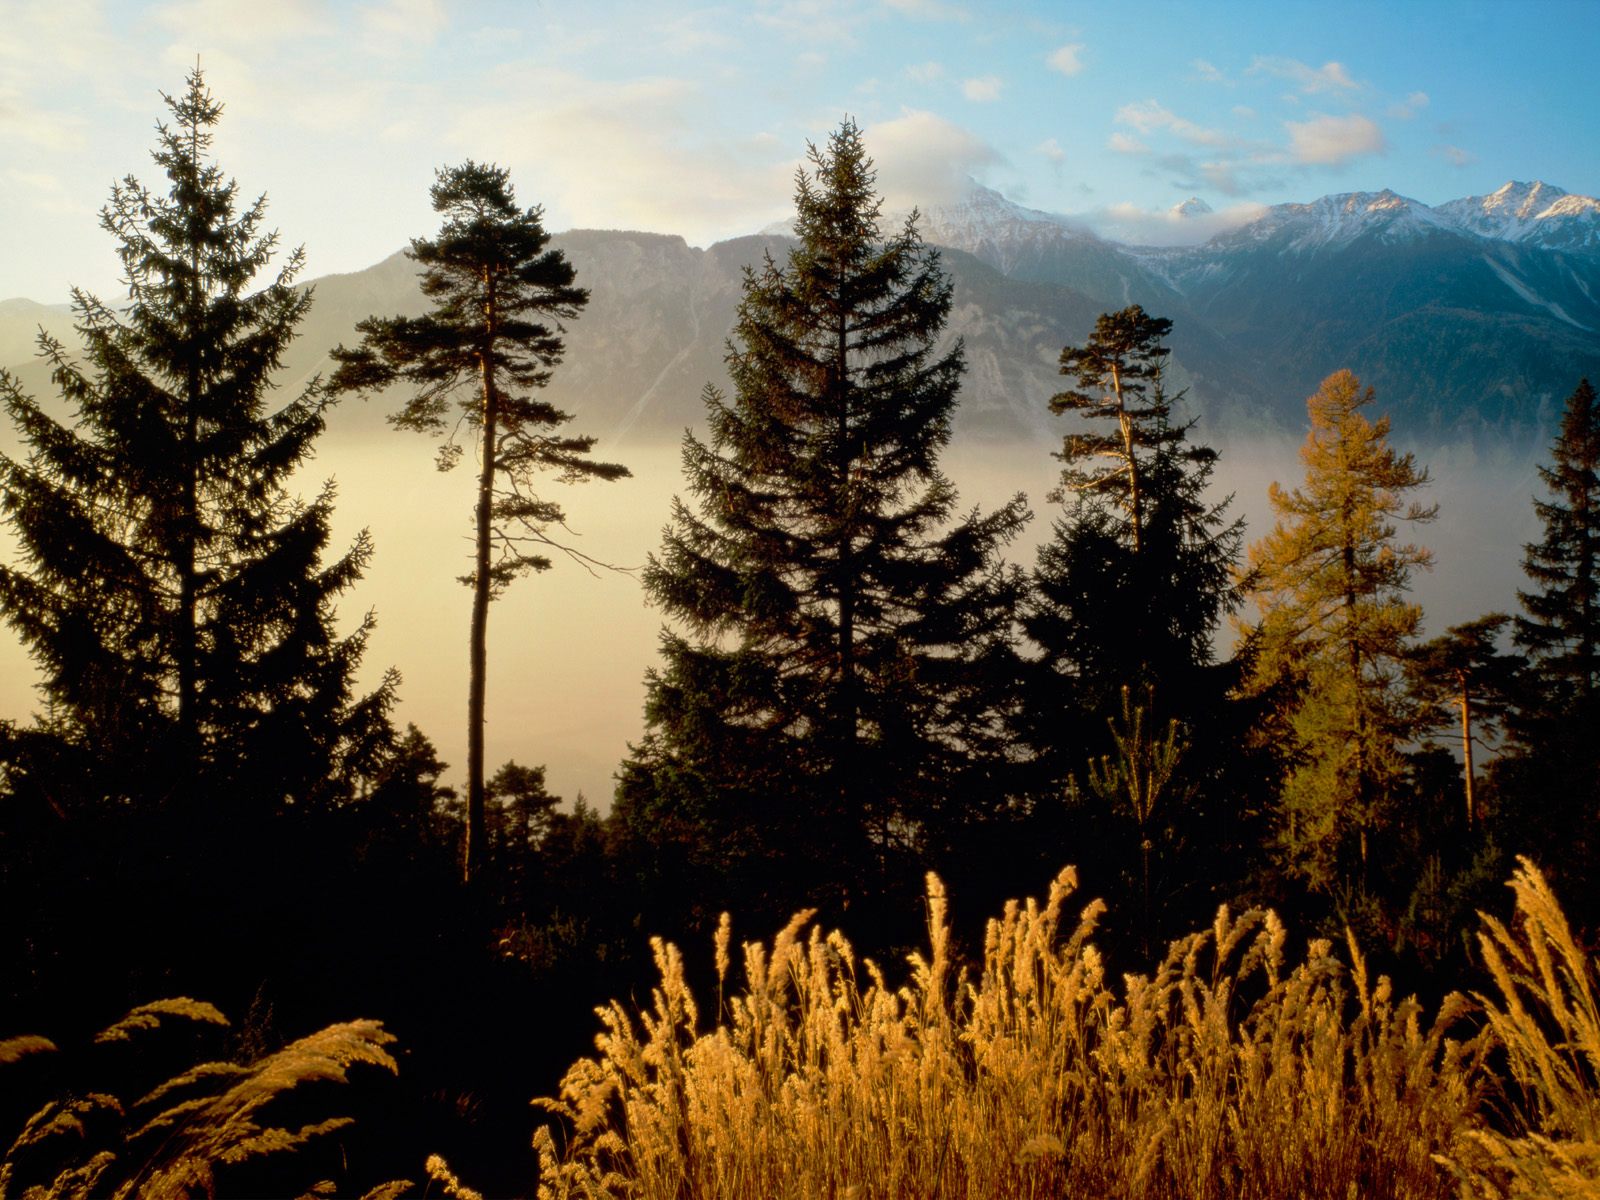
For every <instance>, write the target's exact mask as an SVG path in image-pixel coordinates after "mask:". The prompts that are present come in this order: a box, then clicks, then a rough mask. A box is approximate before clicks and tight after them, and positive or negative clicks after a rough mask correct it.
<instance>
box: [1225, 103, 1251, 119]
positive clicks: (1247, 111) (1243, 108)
mask: <svg viewBox="0 0 1600 1200" xmlns="http://www.w3.org/2000/svg"><path fill="white" fill-rule="evenodd" d="M1231 111H1232V113H1233V115H1234V116H1236V117H1238V118H1239V120H1241V121H1254V120H1255V119H1256V110H1255V109H1253V108H1251V107H1250V106H1249V105H1248V104H1235V105H1234V106H1233V108H1232V110H1231Z"/></svg>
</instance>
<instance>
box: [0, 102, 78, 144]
mask: <svg viewBox="0 0 1600 1200" xmlns="http://www.w3.org/2000/svg"><path fill="white" fill-rule="evenodd" d="M85 128H86V123H85V122H84V120H83V119H82V118H81V117H70V116H67V115H66V114H64V113H59V112H48V111H45V110H44V109H40V108H36V107H34V106H32V105H30V104H29V103H28V102H27V101H26V100H25V99H23V97H22V95H21V93H20V92H18V91H17V90H16V89H14V88H6V87H0V143H4V142H7V141H18V142H26V143H27V144H28V145H30V146H37V147H38V148H39V149H41V150H55V151H62V152H70V151H75V150H81V149H82V148H83V146H84V144H85V138H84V131H85Z"/></svg>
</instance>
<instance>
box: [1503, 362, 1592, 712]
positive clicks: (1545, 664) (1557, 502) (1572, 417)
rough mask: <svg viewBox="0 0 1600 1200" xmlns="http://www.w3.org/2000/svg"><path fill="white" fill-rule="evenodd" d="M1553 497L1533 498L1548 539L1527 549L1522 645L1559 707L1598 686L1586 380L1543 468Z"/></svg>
mask: <svg viewBox="0 0 1600 1200" xmlns="http://www.w3.org/2000/svg"><path fill="white" fill-rule="evenodd" d="M1539 477H1540V478H1541V479H1543V480H1544V483H1545V486H1546V487H1547V488H1548V489H1549V491H1550V499H1548V500H1535V501H1534V502H1533V507H1534V511H1535V512H1537V513H1538V515H1539V521H1540V523H1541V524H1543V526H1544V537H1543V538H1541V539H1540V540H1539V541H1538V542H1535V543H1533V544H1531V545H1529V546H1527V547H1525V551H1526V553H1525V555H1524V557H1523V560H1522V569H1523V572H1524V573H1525V574H1526V575H1527V576H1528V579H1529V580H1530V581H1531V582H1532V583H1533V585H1534V588H1533V590H1531V591H1526V592H1523V591H1519V592H1518V593H1517V598H1518V599H1519V600H1520V601H1521V602H1522V609H1523V611H1522V614H1521V615H1519V616H1518V617H1517V621H1516V639H1517V644H1518V645H1519V646H1521V647H1522V648H1523V649H1525V650H1526V651H1527V652H1528V656H1529V658H1530V659H1531V660H1532V663H1533V666H1534V668H1535V670H1536V671H1538V672H1539V673H1540V674H1541V675H1543V677H1544V686H1543V691H1544V694H1545V695H1546V696H1547V697H1548V698H1549V701H1550V702H1551V704H1552V705H1553V706H1554V707H1555V708H1558V709H1559V708H1560V707H1561V706H1562V705H1564V704H1568V703H1571V702H1574V701H1578V702H1588V701H1589V700H1590V699H1591V698H1592V697H1593V696H1594V695H1595V693H1596V689H1597V687H1600V404H1597V403H1596V400H1595V390H1594V388H1593V387H1592V386H1591V385H1590V383H1589V381H1588V380H1587V379H1584V380H1580V381H1579V383H1578V386H1577V388H1576V389H1574V391H1573V393H1572V395H1571V396H1569V397H1567V404H1566V409H1565V411H1564V412H1563V414H1562V417H1561V432H1560V434H1559V435H1558V436H1557V437H1556V440H1555V445H1554V446H1553V447H1552V449H1551V465H1550V466H1548V467H1543V466H1542V467H1540V468H1539Z"/></svg>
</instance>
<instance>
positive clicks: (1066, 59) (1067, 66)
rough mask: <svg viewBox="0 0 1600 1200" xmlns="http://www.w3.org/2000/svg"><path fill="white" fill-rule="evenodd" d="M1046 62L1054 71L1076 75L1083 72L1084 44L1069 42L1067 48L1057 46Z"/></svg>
mask: <svg viewBox="0 0 1600 1200" xmlns="http://www.w3.org/2000/svg"><path fill="white" fill-rule="evenodd" d="M1044 61H1045V62H1046V63H1047V64H1049V67H1050V69H1051V70H1052V71H1060V72H1061V73H1062V74H1063V75H1076V74H1077V73H1078V72H1079V71H1081V70H1083V43H1082V42H1068V43H1067V44H1066V45H1065V46H1057V47H1056V48H1055V49H1054V50H1052V51H1051V52H1050V54H1049V55H1048V56H1047V57H1046V58H1045V60H1044Z"/></svg>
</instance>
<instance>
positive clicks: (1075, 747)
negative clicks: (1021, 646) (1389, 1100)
mask: <svg viewBox="0 0 1600 1200" xmlns="http://www.w3.org/2000/svg"><path fill="white" fill-rule="evenodd" d="M1171 329H1172V322H1170V321H1168V320H1165V319H1163V318H1159V317H1152V316H1149V315H1148V314H1146V313H1145V312H1144V310H1143V309H1142V308H1140V307H1139V306H1137V305H1134V306H1132V307H1129V308H1126V309H1124V310H1122V311H1120V312H1114V313H1104V314H1102V315H1101V316H1100V318H1099V320H1098V321H1097V322H1096V323H1095V328H1094V331H1093V333H1092V334H1091V335H1090V337H1089V339H1088V341H1087V342H1086V343H1085V345H1083V346H1082V347H1076V346H1068V347H1066V348H1065V349H1064V350H1063V351H1062V353H1061V373H1062V374H1063V375H1065V376H1067V377H1069V378H1070V379H1071V380H1072V381H1073V382H1074V383H1075V384H1076V386H1075V387H1073V388H1071V389H1069V390H1067V391H1065V392H1062V393H1061V394H1060V395H1057V396H1055V397H1054V398H1053V399H1052V400H1051V402H1050V407H1051V410H1052V411H1053V412H1055V413H1057V414H1060V415H1067V416H1069V417H1072V418H1075V420H1074V422H1073V425H1072V427H1071V428H1070V429H1069V431H1068V432H1067V433H1066V434H1065V436H1064V437H1063V440H1062V446H1061V450H1060V451H1059V452H1058V453H1057V454H1056V456H1055V457H1056V458H1058V459H1059V460H1060V461H1061V462H1062V464H1063V466H1062V472H1061V481H1060V484H1059V486H1058V487H1057V488H1056V490H1055V491H1054V492H1052V493H1051V495H1050V499H1051V500H1052V501H1054V502H1057V503H1060V504H1062V505H1063V506H1064V507H1063V511H1062V513H1061V515H1060V516H1059V517H1058V518H1057V520H1056V522H1055V527H1054V533H1053V536H1052V537H1051V538H1050V540H1049V541H1047V542H1046V543H1045V544H1044V545H1043V546H1041V547H1040V550H1039V557H1038V563H1037V566H1036V568H1035V571H1034V575H1033V582H1034V588H1033V593H1032V596H1031V597H1030V600H1029V603H1028V606H1027V615H1026V618H1025V621H1024V626H1025V628H1026V630H1027V633H1028V636H1029V637H1030V638H1031V639H1032V640H1033V642H1034V643H1035V644H1036V645H1037V646H1038V647H1039V649H1040V656H1039V659H1038V660H1037V662H1036V663H1035V664H1033V665H1032V668H1031V671H1030V674H1031V687H1030V703H1029V704H1028V706H1027V709H1026V717H1025V726H1024V729H1023V738H1024V740H1025V741H1026V742H1027V743H1028V744H1029V745H1030V746H1031V747H1032V748H1033V749H1034V752H1035V756H1036V757H1035V762H1034V766H1033V769H1034V773H1035V781H1034V784H1033V787H1034V790H1035V791H1036V793H1038V794H1039V795H1040V796H1041V797H1051V796H1060V795H1062V794H1065V795H1067V796H1068V797H1069V798H1075V799H1076V801H1077V803H1076V806H1075V807H1073V808H1072V809H1071V810H1070V811H1068V812H1064V813H1062V814H1061V819H1062V821H1063V822H1070V823H1071V826H1072V829H1071V836H1073V837H1075V838H1077V839H1078V840H1079V841H1080V843H1084V842H1092V843H1094V844H1096V845H1097V847H1098V849H1097V850H1096V852H1095V853H1094V855H1093V856H1092V857H1094V858H1095V859H1096V863H1095V864H1094V865H1091V867H1090V869H1091V871H1098V877H1097V878H1095V879H1094V880H1093V881H1092V886H1094V887H1096V888H1097V889H1101V890H1103V891H1106V892H1108V893H1109V892H1112V891H1115V890H1117V889H1119V888H1120V889H1122V890H1124V891H1125V892H1127V893H1128V894H1127V895H1126V896H1125V898H1124V899H1123V900H1122V907H1123V908H1124V909H1125V910H1126V911H1128V912H1132V911H1135V910H1139V911H1142V912H1143V913H1144V922H1143V930H1142V942H1143V943H1144V944H1145V945H1146V947H1148V946H1149V945H1151V944H1152V929H1154V928H1155V927H1156V924H1158V923H1157V922H1155V921H1154V918H1153V916H1152V914H1153V912H1154V911H1155V909H1157V908H1161V909H1164V910H1166V915H1165V920H1167V921H1170V922H1172V924H1174V925H1176V924H1177V923H1179V922H1183V921H1186V920H1187V919H1188V918H1189V916H1190V915H1192V913H1193V912H1195V911H1198V912H1201V913H1205V912H1209V911H1211V910H1212V909H1214V907H1215V904H1216V902H1217V900H1218V899H1219V898H1223V899H1226V898H1232V897H1231V895H1230V893H1229V888H1230V886H1231V885H1232V883H1233V882H1234V881H1233V880H1229V879H1226V878H1225V877H1221V876H1219V873H1218V872H1217V870H1216V862H1217V861H1218V860H1227V861H1234V862H1238V863H1239V864H1240V866H1241V869H1242V868H1243V865H1244V864H1243V859H1242V857H1241V856H1240V855H1239V854H1238V853H1236V852H1235V851H1236V849H1237V847H1236V845H1235V843H1236V842H1237V840H1238V836H1239V833H1240V831H1239V829H1238V828H1236V826H1237V821H1236V820H1235V819H1234V818H1235V817H1236V815H1237V814H1235V813H1234V812H1233V811H1232V810H1233V809H1235V808H1237V801H1236V798H1235V793H1237V792H1238V791H1239V790H1240V786H1241V781H1240V780H1239V779H1237V778H1236V777H1237V776H1238V774H1239V772H1240V770H1241V768H1242V766H1243V765H1244V764H1245V763H1246V759H1245V757H1244V756H1242V755H1240V754H1238V752H1237V748H1238V743H1239V740H1240V736H1241V729H1240V728H1239V727H1238V726H1240V724H1241V721H1240V718H1241V710H1240V708H1239V706H1238V705H1236V704H1233V703H1230V701H1229V699H1228V696H1229V693H1230V691H1231V690H1232V688H1233V685H1234V683H1235V682H1236V675H1237V672H1236V671H1235V670H1234V669H1233V666H1232V664H1229V663H1218V662H1217V661H1216V660H1215V656H1214V653H1213V637H1214V635H1215V633H1216V631H1217V627H1218V626H1219V624H1220V623H1221V621H1222V619H1223V617H1224V616H1225V615H1226V614H1228V613H1230V612H1232V611H1233V610H1234V609H1235V608H1236V607H1237V606H1238V603H1239V597H1240V592H1239V587H1238V585H1237V583H1236V582H1235V580H1234V568H1235V566H1236V565H1237V562H1238V558H1239V552H1240V542H1241V538H1242V522H1241V521H1239V520H1229V519H1228V516H1227V508H1228V505H1229V503H1230V502H1231V497H1230V498H1226V499H1223V500H1222V501H1220V502H1212V501H1211V500H1210V499H1209V498H1208V497H1207V496H1206V490H1207V488H1208V486H1209V484H1210V480H1211V476H1212V472H1213V469H1214V467H1215V464H1216V461H1217V454H1216V452H1215V451H1214V450H1212V449H1211V448H1210V447H1207V446H1202V445H1198V444H1195V443H1193V442H1191V441H1190V440H1189V438H1190V434H1191V432H1192V430H1193V424H1194V423H1193V422H1192V421H1190V422H1179V421H1175V420H1174V418H1173V408H1174V406H1175V405H1176V404H1178V403H1181V401H1182V393H1179V394H1178V395H1176V396H1169V395H1168V394H1167V391H1166V388H1165V380H1164V375H1165V370H1166V363H1167V359H1168V357H1169V351H1168V348H1167V346H1166V344H1165V339H1166V337H1167V336H1168V334H1169V333H1170V332H1171ZM1130 696H1131V697H1132V701H1131V703H1132V704H1134V706H1135V707H1134V709H1133V710H1131V711H1134V712H1136V713H1137V715H1138V718H1139V721H1140V722H1141V723H1142V725H1143V727H1145V728H1148V729H1154V730H1157V731H1164V736H1167V737H1169V738H1170V737H1173V736H1178V735H1179V731H1180V730H1181V736H1182V739H1183V740H1184V741H1185V742H1186V743H1187V744H1188V745H1189V746H1190V751H1189V752H1188V753H1186V754H1185V755H1184V756H1183V762H1182V766H1181V768H1179V770H1180V774H1181V778H1179V779H1176V780H1174V781H1173V787H1172V789H1170V790H1171V791H1172V793H1173V794H1174V795H1181V796H1182V801H1181V802H1172V803H1167V804H1164V805H1163V806H1162V811H1161V813H1160V816H1159V819H1158V820H1156V821H1154V822H1152V821H1151V820H1150V819H1149V818H1150V814H1148V813H1144V814H1143V815H1141V816H1140V819H1139V820H1138V821H1137V827H1135V828H1128V827H1126V817H1127V815H1128V811H1130V810H1128V808H1127V806H1125V805H1121V804H1110V803H1109V801H1108V794H1107V793H1106V791H1105V789H1103V788H1095V787H1092V786H1090V787H1075V786H1072V783H1071V781H1074V780H1076V781H1082V780H1083V779H1084V772H1085V769H1086V767H1087V768H1088V769H1089V770H1090V778H1091V782H1092V779H1093V778H1094V775H1093V772H1094V771H1096V770H1099V767H1098V766H1097V765H1096V764H1098V763H1101V762H1102V761H1103V760H1104V759H1103V756H1105V755H1106V754H1107V753H1108V752H1110V753H1112V754H1113V755H1114V756H1121V755H1122V754H1123V751H1124V746H1123V744H1122V743H1123V738H1124V735H1123V734H1122V733H1119V732H1117V731H1118V730H1119V729H1122V728H1124V727H1126V725H1127V723H1128V721H1129V720H1130V719H1131V718H1130V716H1129V712H1130V709H1129V704H1130V700H1129V697H1130ZM1108 730H1109V731H1110V732H1111V740H1110V741H1108V740H1107V732H1108ZM1133 811H1134V812H1135V815H1138V811H1137V806H1134V810H1133ZM1062 836H1065V831H1063V834H1062ZM1179 844H1183V845H1185V846H1186V847H1187V849H1188V851H1189V855H1188V858H1189V860H1190V861H1189V862H1188V863H1186V864H1185V863H1179V862H1178V861H1176V855H1175V854H1174V853H1173V852H1174V851H1175V849H1176V847H1177V846H1178V845H1179ZM1152 855H1154V856H1155V857H1154V865H1155V866H1156V867H1158V868H1159V872H1158V877H1157V878H1156V893H1157V894H1156V895H1155V897H1154V899H1152V861H1153V860H1152ZM1135 858H1136V859H1137V866H1135V863H1134V859H1135ZM1202 860H1204V866H1203V868H1201V866H1200V864H1201V862H1202ZM1219 890H1220V891H1221V892H1222V895H1221V896H1220V897H1219V896H1217V895H1216V892H1217V891H1219ZM1184 893H1190V896H1189V899H1190V901H1191V903H1190V904H1189V905H1188V906H1187V911H1185V906H1184V905H1181V904H1175V901H1176V900H1177V899H1178V898H1179V896H1180V895H1182V894H1184Z"/></svg>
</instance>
